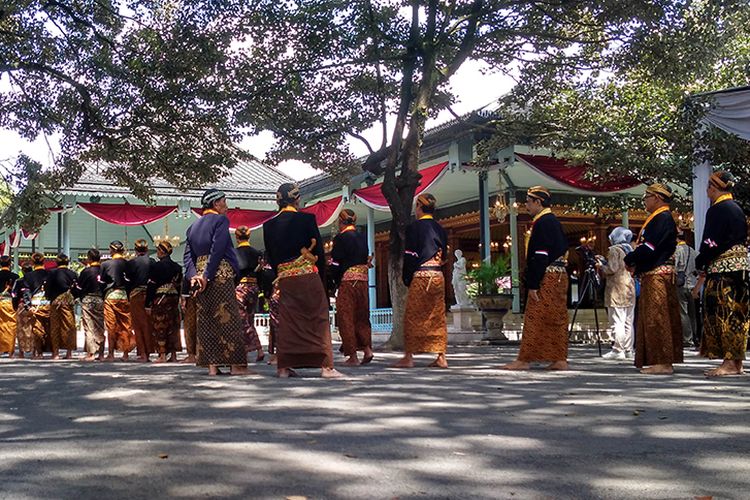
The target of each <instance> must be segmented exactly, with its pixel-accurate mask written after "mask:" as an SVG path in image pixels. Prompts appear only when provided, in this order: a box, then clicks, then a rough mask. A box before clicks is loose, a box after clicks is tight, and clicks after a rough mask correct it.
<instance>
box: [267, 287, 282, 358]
mask: <svg viewBox="0 0 750 500" xmlns="http://www.w3.org/2000/svg"><path fill="white" fill-rule="evenodd" d="M278 330H279V286H278V283H274V284H273V289H272V290H271V296H270V297H268V352H270V353H271V354H275V353H276V336H277V333H276V332H277V331H278Z"/></svg>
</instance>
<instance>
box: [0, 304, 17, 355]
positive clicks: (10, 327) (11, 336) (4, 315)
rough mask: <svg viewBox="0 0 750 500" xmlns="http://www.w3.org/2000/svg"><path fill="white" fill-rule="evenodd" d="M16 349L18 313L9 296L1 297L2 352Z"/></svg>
mask: <svg viewBox="0 0 750 500" xmlns="http://www.w3.org/2000/svg"><path fill="white" fill-rule="evenodd" d="M15 348H16V312H15V311H14V310H13V299H12V298H11V297H10V295H9V294H2V295H0V352H13V351H14V350H15Z"/></svg>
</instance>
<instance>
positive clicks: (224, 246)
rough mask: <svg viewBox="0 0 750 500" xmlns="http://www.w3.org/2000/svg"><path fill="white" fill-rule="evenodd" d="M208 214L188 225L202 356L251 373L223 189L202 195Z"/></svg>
mask: <svg viewBox="0 0 750 500" xmlns="http://www.w3.org/2000/svg"><path fill="white" fill-rule="evenodd" d="M201 205H202V206H203V215H202V216H201V218H200V219H198V220H197V221H195V222H193V223H192V224H191V225H190V227H189V228H188V229H187V239H186V241H185V254H184V264H185V274H186V275H187V277H188V278H189V279H190V282H191V289H194V291H195V294H196V300H197V311H196V321H197V324H196V330H197V333H196V335H197V340H198V342H197V343H198V345H197V348H196V350H197V361H196V364H197V365H198V366H203V367H207V368H208V374H209V375H218V374H219V373H221V372H220V371H219V367H220V366H229V367H230V370H231V374H232V375H246V374H248V373H249V372H248V370H247V352H246V351H245V342H244V341H243V339H242V317H241V316H240V311H239V308H238V307H237V298H236V297H235V292H234V279H235V276H236V275H237V273H238V272H239V265H238V263H237V253H236V252H235V251H234V246H233V245H232V238H231V236H230V235H229V218H228V217H227V215H226V213H227V201H226V195H225V194H224V192H223V191H219V190H218V189H207V190H206V191H205V192H204V193H203V196H202V197H201Z"/></svg>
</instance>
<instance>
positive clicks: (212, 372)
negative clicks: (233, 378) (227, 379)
mask: <svg viewBox="0 0 750 500" xmlns="http://www.w3.org/2000/svg"><path fill="white" fill-rule="evenodd" d="M219 374H221V372H220V371H219V367H218V366H216V365H208V375H209V376H210V377H215V376H216V375H219Z"/></svg>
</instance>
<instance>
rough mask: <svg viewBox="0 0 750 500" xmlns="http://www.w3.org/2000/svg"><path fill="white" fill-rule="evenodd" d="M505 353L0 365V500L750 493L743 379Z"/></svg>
mask: <svg viewBox="0 0 750 500" xmlns="http://www.w3.org/2000/svg"><path fill="white" fill-rule="evenodd" d="M515 352H516V348H515V347H502V348H500V347H461V348H453V350H452V352H451V353H450V355H449V362H450V363H451V365H452V367H451V369H449V370H434V369H426V368H418V369H414V370H396V369H387V366H388V364H389V363H391V362H393V361H394V360H395V359H396V357H397V355H396V354H390V353H378V354H377V356H376V358H375V361H374V362H373V364H371V365H369V366H365V367H359V368H348V369H342V370H343V371H345V373H346V374H347V375H348V376H349V377H348V378H347V379H346V380H334V381H327V380H322V379H319V378H315V375H316V372H315V371H303V372H304V374H305V375H306V378H302V379H288V380H278V379H276V378H274V377H273V376H272V375H273V373H274V370H273V368H272V367H270V366H267V365H265V364H263V365H262V366H256V367H254V368H256V369H257V370H258V371H259V372H260V375H259V376H250V377H236V378H235V377H217V378H208V377H206V376H204V374H203V371H202V370H199V369H197V368H195V367H192V366H183V365H174V364H171V365H160V366H159V365H140V364H135V363H115V364H83V363H79V362H66V361H58V362H52V361H44V362H31V361H14V360H8V359H2V360H0V498H40V499H41V498H44V499H49V498H81V499H82V498H86V499H88V498H104V499H111V498H128V499H131V498H214V497H216V498H277V499H278V498H282V499H283V498H288V497H292V498H297V497H298V498H302V497H306V498H310V499H313V498H341V499H350V498H374V499H378V498H383V499H390V498H400V499H407V498H457V499H458V498H460V499H464V498H633V497H647V498H692V497H696V496H714V497H715V498H748V497H750V490H749V489H748V484H749V483H750V455H749V454H748V450H749V449H750V403H749V401H748V396H750V385H749V384H748V377H746V376H741V377H734V378H730V379H724V380H708V379H706V378H704V377H703V376H702V370H703V369H704V368H705V367H706V366H708V364H707V362H705V361H704V360H701V359H698V358H696V357H695V355H694V353H688V354H687V362H686V364H685V365H683V366H681V367H680V368H679V369H678V373H677V374H676V375H675V376H673V377H645V376H641V375H638V374H637V373H636V372H635V370H634V369H633V368H632V367H631V366H629V364H628V363H626V362H616V361H614V362H613V361H604V360H601V359H599V358H597V357H596V356H595V355H596V350H595V349H594V348H588V347H575V348H572V349H571V359H572V362H573V364H572V368H573V370H572V371H569V372H565V373H547V372H544V371H541V370H537V371H533V372H530V373H506V372H502V371H500V370H497V369H496V368H495V367H496V366H497V365H499V364H501V363H503V362H507V361H509V360H511V359H512V358H513V357H514V355H515ZM428 359H429V358H427V357H420V358H419V359H418V361H419V362H421V363H422V364H426V362H427V361H428ZM308 377H309V378H308Z"/></svg>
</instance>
